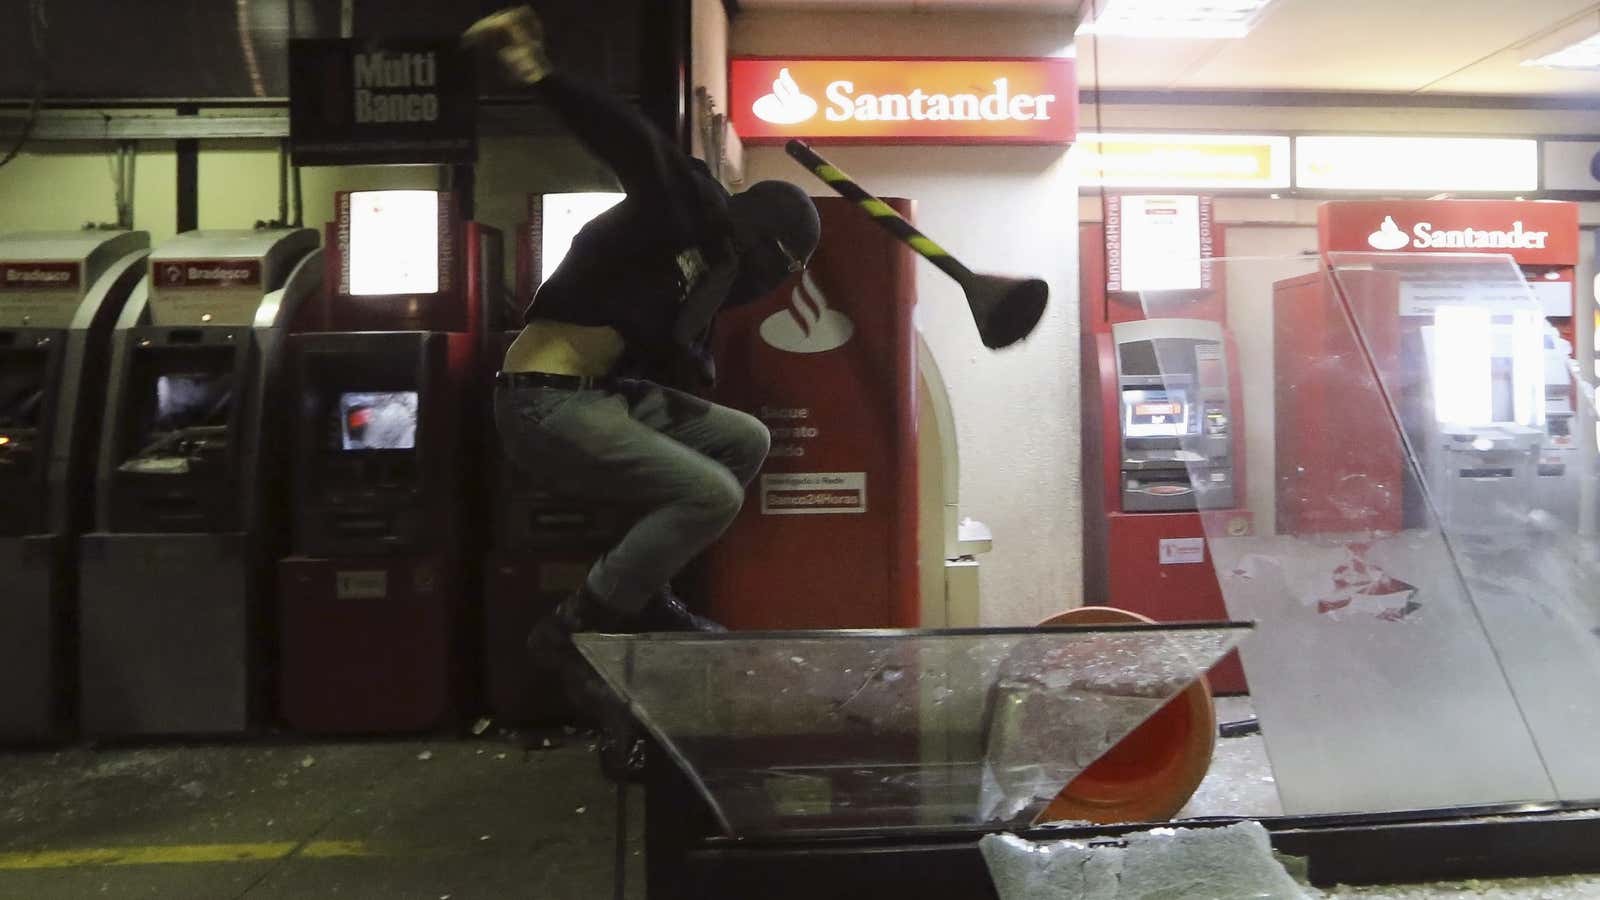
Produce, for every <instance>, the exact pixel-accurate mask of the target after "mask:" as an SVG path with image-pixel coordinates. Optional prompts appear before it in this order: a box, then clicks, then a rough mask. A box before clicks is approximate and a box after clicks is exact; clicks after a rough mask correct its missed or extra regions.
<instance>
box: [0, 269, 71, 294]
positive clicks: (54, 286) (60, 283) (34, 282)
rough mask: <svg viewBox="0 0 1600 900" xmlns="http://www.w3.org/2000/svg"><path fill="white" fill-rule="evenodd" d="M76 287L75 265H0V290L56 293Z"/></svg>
mask: <svg viewBox="0 0 1600 900" xmlns="http://www.w3.org/2000/svg"><path fill="white" fill-rule="evenodd" d="M77 286H78V264H77V263H61V262H34V263H0V290H12V291H57V290H70V289H73V288H76V287H77Z"/></svg>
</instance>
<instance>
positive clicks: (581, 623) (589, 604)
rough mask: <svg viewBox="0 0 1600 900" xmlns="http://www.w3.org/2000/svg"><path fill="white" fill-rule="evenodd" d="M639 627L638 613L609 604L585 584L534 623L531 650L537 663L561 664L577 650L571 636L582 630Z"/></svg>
mask: <svg viewBox="0 0 1600 900" xmlns="http://www.w3.org/2000/svg"><path fill="white" fill-rule="evenodd" d="M639 630H640V629H639V625H638V622H637V621H636V620H635V617H632V616H627V615H625V614H623V613H620V612H615V611H613V610H610V609H608V608H606V606H605V605H604V604H602V603H601V602H600V601H599V599H597V598H596V597H595V596H594V594H591V593H590V592H589V589H588V587H587V586H585V587H581V588H578V589H577V590H576V591H573V592H572V595H571V596H569V597H567V599H565V600H562V601H561V603H560V604H559V605H557V606H556V608H555V609H553V610H551V611H550V612H549V613H546V614H545V616H544V617H543V618H541V619H540V620H539V621H538V622H535V623H534V626H533V630H532V631H530V632H528V653H529V654H530V655H532V657H533V664H534V665H535V666H538V667H540V668H544V669H555V668H560V667H561V666H562V663H563V660H564V658H566V657H568V656H572V655H575V654H577V652H578V650H577V647H576V646H574V645H573V643H572V636H573V635H574V634H577V633H578V632H580V631H598V632H602V633H605V634H631V633H633V632H636V631H639Z"/></svg>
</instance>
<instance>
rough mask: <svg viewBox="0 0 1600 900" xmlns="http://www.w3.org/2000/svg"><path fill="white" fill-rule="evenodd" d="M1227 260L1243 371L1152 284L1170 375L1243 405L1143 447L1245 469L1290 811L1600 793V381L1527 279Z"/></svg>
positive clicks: (1459, 270)
mask: <svg viewBox="0 0 1600 900" xmlns="http://www.w3.org/2000/svg"><path fill="white" fill-rule="evenodd" d="M1207 265H1209V266H1211V267H1212V270H1213V271H1212V272H1211V275H1212V278H1211V279H1210V283H1212V284H1216V285H1224V286H1225V289H1226V291H1227V295H1228V310H1229V311H1228V314H1227V315H1228V318H1229V321H1227V322H1223V323H1220V324H1222V325H1224V326H1225V327H1226V328H1227V331H1228V334H1227V337H1226V339H1223V340H1221V341H1220V342H1218V352H1219V353H1221V354H1223V355H1225V356H1226V357H1227V359H1226V362H1225V363H1224V364H1223V365H1221V366H1220V367H1215V368H1217V369H1218V370H1219V371H1217V372H1214V373H1213V374H1212V375H1211V376H1209V378H1208V377H1207V376H1205V375H1204V374H1202V373H1200V372H1199V371H1198V367H1197V366H1196V364H1195V358H1194V357H1195V353H1194V349H1193V346H1192V343H1193V342H1192V340H1190V341H1186V340H1178V339H1174V340H1166V339H1164V337H1163V335H1165V334H1166V331H1165V330H1163V329H1164V328H1166V326H1164V325H1162V324H1159V323H1173V324H1172V328H1171V329H1170V330H1173V331H1174V336H1175V337H1184V336H1190V337H1192V334H1193V331H1194V330H1193V329H1192V328H1186V326H1184V324H1183V320H1186V319H1189V318H1190V315H1189V313H1190V311H1191V310H1192V309H1196V308H1198V307H1197V305H1196V304H1195V302H1194V301H1195V299H1196V298H1195V295H1194V294H1193V293H1186V292H1177V291H1166V292H1146V293H1145V294H1144V295H1143V296H1142V300H1143V305H1144V311H1145V315H1146V317H1147V319H1148V320H1150V321H1151V322H1155V323H1158V324H1156V325H1153V326H1152V325H1149V324H1144V328H1145V329H1146V332H1145V333H1143V334H1141V335H1140V337H1142V338H1147V339H1149V340H1150V341H1151V344H1152V346H1151V347H1150V348H1149V349H1150V351H1151V352H1153V354H1154V356H1155V357H1156V360H1157V364H1158V367H1159V369H1160V371H1161V376H1162V378H1161V380H1162V381H1165V382H1170V383H1172V384H1176V385H1179V386H1180V387H1182V388H1184V390H1185V391H1186V392H1187V393H1189V394H1195V393H1198V394H1199V395H1200V396H1202V397H1213V398H1214V397H1219V396H1220V397H1231V398H1232V400H1233V402H1234V404H1235V407H1234V408H1235V409H1238V410H1239V411H1240V412H1239V414H1238V415H1237V416H1235V417H1233V419H1231V420H1228V421H1222V422H1217V421H1210V420H1208V421H1206V423H1205V425H1204V427H1203V429H1202V433H1201V434H1200V435H1198V436H1193V437H1189V438H1185V439H1183V440H1176V439H1174V440H1169V441H1168V442H1167V443H1168V444H1170V446H1169V447H1167V448H1166V449H1165V450H1151V449H1149V448H1146V450H1145V452H1144V454H1143V459H1142V463H1143V464H1145V465H1149V457H1150V456H1151V455H1152V453H1155V454H1157V455H1160V454H1161V453H1164V454H1165V455H1166V457H1167V459H1168V464H1169V465H1170V466H1173V467H1178V466H1181V467H1183V469H1184V470H1185V471H1186V473H1187V475H1188V481H1189V485H1188V488H1189V489H1190V490H1191V491H1193V492H1194V493H1195V494H1196V495H1199V494H1201V493H1202V491H1203V490H1204V489H1205V488H1206V487H1208V486H1209V485H1210V484H1211V483H1212V482H1213V481H1214V480H1215V479H1216V478H1217V470H1218V467H1219V460H1222V461H1223V462H1222V465H1224V466H1226V467H1230V468H1231V469H1232V470H1233V474H1234V480H1235V481H1236V482H1237V483H1238V484H1240V485H1242V491H1241V492H1240V493H1239V495H1238V496H1236V497H1235V498H1234V501H1233V505H1232V507H1231V508H1215V507H1213V508H1210V509H1207V508H1206V507H1204V506H1201V507H1200V508H1201V509H1202V510H1204V511H1203V512H1202V516H1203V518H1204V520H1205V523H1206V534H1207V539H1208V542H1209V546H1210V550H1211V559H1212V563H1213V565H1214V566H1215V568H1216V572H1217V577H1218V580H1219V582H1220V585H1221V588H1222V593H1223V595H1224V599H1225V601H1226V603H1227V607H1228V612H1229V615H1230V616H1231V617H1233V618H1237V619H1247V620H1252V621H1254V622H1256V623H1257V626H1258V628H1257V633H1256V634H1255V635H1254V636H1253V637H1252V639H1251V640H1250V641H1248V642H1246V643H1245V644H1244V645H1243V646H1242V647H1241V655H1242V658H1243V661H1244V665H1245V672H1246V676H1247V677H1248V679H1249V684H1250V692H1251V696H1252V700H1253V702H1254V706H1255V708H1256V710H1257V712H1258V714H1259V716H1260V720H1261V725H1262V732H1263V737H1264V739H1265V743H1266V748H1267V751H1268V754H1269V756H1270V758H1271V763H1272V768H1273V775H1274V777H1275V778H1276V784H1277V786H1278V790H1279V794H1280V797H1281V799H1282V802H1283V808H1284V811H1285V812H1286V813H1289V814H1320V813H1366V812H1390V811H1400V810H1415V809H1437V808H1453V807H1461V806H1472V805H1480V804H1500V803H1522V802H1550V801H1556V800H1567V801H1577V800H1590V799H1594V798H1600V763H1597V761H1596V760H1597V756H1596V752H1597V751H1596V748H1600V704H1595V703H1593V702H1592V698H1591V694H1590V692H1591V690H1592V687H1593V686H1594V685H1595V684H1596V683H1597V682H1600V588H1597V587H1596V585H1600V553H1597V548H1600V542H1597V539H1596V535H1595V530H1594V523H1595V513H1596V509H1595V503H1596V465H1595V463H1596V457H1595V449H1594V448H1595V444H1594V433H1593V432H1594V429H1593V424H1592V423H1593V418H1592V409H1590V410H1583V409H1581V408H1577V409H1575V408H1574V406H1573V405H1572V404H1571V403H1570V402H1566V403H1565V405H1564V404H1563V401H1562V398H1566V400H1567V401H1570V400H1571V398H1573V397H1574V396H1577V397H1578V398H1580V399H1581V400H1582V401H1583V402H1582V403H1580V404H1578V406H1579V407H1582V406H1583V405H1584V404H1588V403H1592V400H1593V397H1592V390H1585V389H1584V388H1583V387H1582V386H1581V385H1578V384H1576V383H1575V382H1574V381H1573V379H1572V372H1573V368H1572V366H1571V365H1570V360H1569V359H1568V358H1567V354H1568V353H1569V352H1570V347H1569V346H1567V345H1565V344H1564V342H1563V341H1561V340H1559V339H1556V338H1555V337H1553V335H1554V329H1553V328H1552V327H1551V325H1550V323H1548V322H1547V321H1546V320H1545V318H1544V313H1543V312H1542V311H1541V305H1540V303H1539V301H1538V300H1537V299H1535V297H1534V294H1533V292H1532V291H1531V290H1530V289H1529V287H1528V285H1527V283H1526V282H1525V281H1524V279H1523V274H1522V271H1521V270H1520V269H1519V268H1518V267H1517V266H1516V265H1515V264H1514V263H1513V262H1512V260H1511V259H1510V258H1509V257H1507V256H1499V255H1467V254H1463V255H1433V254H1430V255H1418V254H1403V253H1363V254H1334V255H1332V257H1331V258H1330V259H1327V260H1319V259H1316V258H1310V257H1296V258H1282V259H1279V258H1256V259H1218V260H1212V261H1209V262H1208V263H1207ZM1147 380H1148V379H1147ZM1138 387H1140V388H1141V389H1146V390H1148V389H1149V385H1143V384H1141V385H1138ZM1575 390H1576V393H1574V392H1575ZM1241 398H1243V402H1242V403H1241V402H1240V399H1241ZM1151 408H1152V409H1153V408H1154V407H1151ZM1198 413H1199V414H1201V415H1204V410H1199V411H1198ZM1583 423H1588V424H1587V425H1584V424H1583ZM1574 435H1576V439H1574Z"/></svg>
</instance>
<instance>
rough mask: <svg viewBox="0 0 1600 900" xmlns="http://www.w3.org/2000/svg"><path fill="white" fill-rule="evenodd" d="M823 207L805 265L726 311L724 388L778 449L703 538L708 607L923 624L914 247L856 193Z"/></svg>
mask: <svg viewBox="0 0 1600 900" xmlns="http://www.w3.org/2000/svg"><path fill="white" fill-rule="evenodd" d="M885 202H887V203H889V205H890V206H892V207H894V208H895V209H896V210H897V211H899V212H900V213H901V214H902V215H908V214H909V212H910V203H909V202H907V201H905V200H887V201H885ZM817 207H818V210H819V211H820V212H821V214H822V243H821V245H820V246H819V247H818V248H817V252H816V255H815V256H814V257H812V262H811V266H810V268H809V269H808V270H807V271H806V272H805V273H804V275H803V276H802V277H800V278H797V279H792V280H791V281H790V282H788V283H787V284H785V285H784V286H783V287H782V288H780V289H779V290H778V291H776V292H774V293H773V294H772V295H770V296H768V297H767V298H766V299H764V300H762V301H760V302H757V303H752V304H749V305H747V306H743V307H740V308H737V309H732V310H729V311H727V312H725V313H723V314H722V315H721V316H719V317H718V319H717V330H716V336H717V359H718V370H719V373H720V378H719V384H718V388H717V392H716V399H717V400H718V401H719V402H721V403H724V404H727V405H729V406H732V407H735V408H737V409H742V410H744V411H746V412H748V413H750V414H751V415H753V416H755V417H756V418H758V419H760V420H761V421H762V422H763V423H765V424H766V426H767V428H768V430H769V431H770V432H771V434H772V451H771V453H770V454H769V455H768V457H767V461H766V464H765V465H764V466H762V469H761V472H760V473H759V474H758V475H757V476H756V480H755V482H754V483H753V484H751V485H750V492H749V495H748V496H747V497H746V500H745V505H744V509H743V511H742V512H740V514H739V518H738V519H737V520H736V521H735V522H734V524H733V526H732V527H731V528H730V529H729V530H728V533H727V534H726V535H724V536H723V538H722V539H721V540H720V541H718V542H717V543H716V544H714V545H713V546H712V548H711V551H710V553H709V558H708V575H709V581H710V587H711V597H712V612H713V615H714V616H715V617H717V618H718V619H720V620H721V621H724V622H726V623H727V624H728V625H729V626H730V627H733V628H856V627H859V628H867V627H890V626H893V627H909V626H914V625H916V624H917V619H918V609H919V603H918V600H919V585H918V577H917V493H918V492H917V486H918V485H917V433H916V413H915V410H916V390H917V384H916V377H917V376H916V331H915V328H914V327H913V325H912V322H911V310H912V307H913V306H914V305H915V300H916V292H915V286H914V283H915V282H914V268H913V262H914V260H915V257H914V256H913V255H912V252H911V250H910V249H909V248H907V247H906V246H905V245H904V244H902V243H900V242H899V241H896V240H895V239H894V238H893V237H891V236H890V235H889V234H888V233H887V232H885V231H884V230H883V229H882V228H881V227H879V226H878V225H877V224H876V223H875V222H873V221H872V219H871V218H870V217H868V216H865V215H863V214H862V213H861V210H859V209H857V208H856V207H855V205H854V204H853V203H850V202H849V201H847V200H843V199H840V198H835V197H829V198H821V199H818V200H817Z"/></svg>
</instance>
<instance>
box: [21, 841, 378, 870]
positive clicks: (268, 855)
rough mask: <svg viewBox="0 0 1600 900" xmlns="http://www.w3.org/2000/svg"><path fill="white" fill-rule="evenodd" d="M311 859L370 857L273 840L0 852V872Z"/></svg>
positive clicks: (348, 847) (334, 846)
mask: <svg viewBox="0 0 1600 900" xmlns="http://www.w3.org/2000/svg"><path fill="white" fill-rule="evenodd" d="M297 848H298V850H299V853H298V854H297V855H299V856H304V857H309V858H312V859H331V858H334V857H341V856H372V855H374V851H373V850H372V849H371V848H369V847H368V846H367V845H366V844H365V843H364V842H362V841H312V842H311V843H309V844H305V845H303V846H302V845H301V844H300V843H299V842H297V841H277V842H273V843H265V844H173V845H167V846H153V847H96V848H90V849H82V850H40V851H37V852H29V853H0V871H7V870H11V871H16V870H20V869H66V868H73V867H75V866H151V865H162V864H169V863H222V862H260V861H263V860H274V859H283V858H285V857H287V856H290V855H291V854H295V851H296V849H297Z"/></svg>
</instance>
